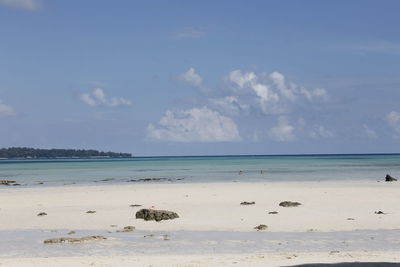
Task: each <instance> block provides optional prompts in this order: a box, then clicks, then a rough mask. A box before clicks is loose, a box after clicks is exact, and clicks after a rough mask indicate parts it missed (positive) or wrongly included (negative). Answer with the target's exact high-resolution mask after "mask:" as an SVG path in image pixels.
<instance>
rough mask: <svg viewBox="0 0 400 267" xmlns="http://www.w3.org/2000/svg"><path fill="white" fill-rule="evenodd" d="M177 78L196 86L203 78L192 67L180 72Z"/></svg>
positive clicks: (200, 83)
mask: <svg viewBox="0 0 400 267" xmlns="http://www.w3.org/2000/svg"><path fill="white" fill-rule="evenodd" d="M178 78H179V80H181V81H184V82H187V83H189V84H191V85H194V86H196V87H201V86H202V85H203V78H202V77H201V76H200V75H199V74H197V73H196V71H195V69H194V68H189V69H188V71H186V72H185V73H182V74H180V75H179V76H178Z"/></svg>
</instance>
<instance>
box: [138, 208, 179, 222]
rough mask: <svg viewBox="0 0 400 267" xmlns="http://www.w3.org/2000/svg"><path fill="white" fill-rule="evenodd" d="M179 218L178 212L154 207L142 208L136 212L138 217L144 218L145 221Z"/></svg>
mask: <svg viewBox="0 0 400 267" xmlns="http://www.w3.org/2000/svg"><path fill="white" fill-rule="evenodd" d="M176 218H179V216H178V214H177V213H176V212H173V211H168V210H153V209H141V210H139V211H138V212H136V219H143V220H145V221H157V222H159V221H162V220H172V219H176Z"/></svg>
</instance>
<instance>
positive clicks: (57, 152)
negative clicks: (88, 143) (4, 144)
mask: <svg viewBox="0 0 400 267" xmlns="http://www.w3.org/2000/svg"><path fill="white" fill-rule="evenodd" d="M130 157H132V154H130V153H115V152H102V151H97V150H93V149H88V150H86V149H38V148H29V147H10V148H0V158H7V159H13V158H130Z"/></svg>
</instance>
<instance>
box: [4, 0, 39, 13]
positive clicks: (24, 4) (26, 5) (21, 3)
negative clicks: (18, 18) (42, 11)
mask: <svg viewBox="0 0 400 267" xmlns="http://www.w3.org/2000/svg"><path fill="white" fill-rule="evenodd" d="M0 5H5V6H9V7H13V8H20V9H25V10H30V11H34V10H37V9H38V8H39V7H40V1H39V0H0Z"/></svg>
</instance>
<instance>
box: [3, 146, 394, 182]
mask: <svg viewBox="0 0 400 267" xmlns="http://www.w3.org/2000/svg"><path fill="white" fill-rule="evenodd" d="M261 170H263V173H261ZM239 171H243V173H242V174H239ZM387 173H389V174H391V175H392V176H394V177H396V176H400V154H368V155H367V154H363V155H285V156H205V157H146V158H145V157H143V158H140V157H138V158H131V159H51V160H46V159H38V160H0V179H9V180H16V181H17V182H18V183H21V184H26V185H27V186H37V183H38V182H39V181H41V182H44V184H43V185H44V186H46V185H47V186H57V185H64V184H117V183H118V184H121V183H127V182H128V181H129V180H132V179H141V178H170V179H172V180H173V181H172V182H179V183H182V182H183V183H185V182H189V183H193V182H194V183H196V182H222V181H239V182H255V181H325V180H375V181H376V180H382V179H383V178H384V177H385V175H386V174H387ZM182 178H183V180H176V179H182ZM101 180H107V181H101ZM43 185H41V186H43Z"/></svg>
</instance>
